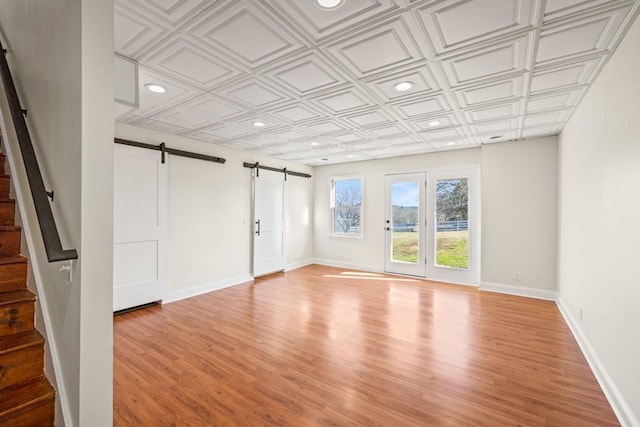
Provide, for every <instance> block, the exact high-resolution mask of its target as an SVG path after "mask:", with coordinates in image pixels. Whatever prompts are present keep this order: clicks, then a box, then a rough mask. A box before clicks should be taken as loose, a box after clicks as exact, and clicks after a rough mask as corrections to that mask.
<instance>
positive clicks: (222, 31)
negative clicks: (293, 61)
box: [185, 0, 306, 69]
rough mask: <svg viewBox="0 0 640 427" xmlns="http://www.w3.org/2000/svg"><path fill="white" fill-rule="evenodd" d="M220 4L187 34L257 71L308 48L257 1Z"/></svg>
mask: <svg viewBox="0 0 640 427" xmlns="http://www.w3.org/2000/svg"><path fill="white" fill-rule="evenodd" d="M219 4H220V6H219V7H213V8H210V9H208V10H207V12H206V13H204V14H202V15H201V16H200V17H198V19H197V20H196V21H195V22H193V23H191V24H190V25H188V26H187V28H186V29H185V31H188V32H189V33H190V34H193V35H194V36H195V37H198V38H199V39H200V40H202V41H203V42H205V43H207V44H209V45H210V46H211V47H212V48H214V49H217V50H220V51H221V52H224V53H225V54H226V55H227V56H228V57H229V58H233V60H235V61H238V62H241V63H243V64H245V65H246V66H248V67H250V68H252V69H254V68H256V67H259V66H261V65H265V64H267V63H269V62H273V61H276V60H278V59H281V58H283V57H285V56H288V55H292V54H294V53H296V52H300V51H302V50H303V49H304V48H305V47H306V46H305V44H304V42H303V41H302V40H301V39H300V38H299V37H298V36H297V35H296V34H295V33H294V32H293V31H292V30H290V29H288V28H287V27H286V26H285V25H283V23H282V22H280V21H279V20H277V19H276V18H275V17H274V16H273V15H272V14H271V13H270V12H269V11H268V10H267V9H265V8H264V7H262V5H261V4H260V3H259V2H257V1H253V0H232V1H227V2H219Z"/></svg>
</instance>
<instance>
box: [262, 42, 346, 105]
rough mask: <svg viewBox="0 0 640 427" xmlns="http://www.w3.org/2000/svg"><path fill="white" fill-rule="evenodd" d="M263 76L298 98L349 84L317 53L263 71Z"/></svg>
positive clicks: (283, 62) (298, 57) (282, 62)
mask: <svg viewBox="0 0 640 427" xmlns="http://www.w3.org/2000/svg"><path fill="white" fill-rule="evenodd" d="M264 75H265V76H267V77H269V78H271V79H273V80H275V81H277V82H278V83H279V84H281V85H282V86H285V87H286V88H288V89H289V90H291V91H293V92H294V93H295V94H297V95H298V96H305V95H310V94H313V93H317V92H319V91H328V90H332V89H335V88H337V87H340V86H345V85H348V84H349V79H348V78H347V77H346V76H344V75H343V74H342V73H341V72H340V71H339V70H337V69H336V68H335V67H334V66H333V65H331V63H330V62H329V61H328V60H326V59H325V58H324V57H323V56H322V55H320V54H318V52H310V53H305V54H304V55H302V56H297V57H295V58H294V59H292V60H287V61H281V62H279V63H278V64H277V66H275V67H270V68H268V69H265V71H264Z"/></svg>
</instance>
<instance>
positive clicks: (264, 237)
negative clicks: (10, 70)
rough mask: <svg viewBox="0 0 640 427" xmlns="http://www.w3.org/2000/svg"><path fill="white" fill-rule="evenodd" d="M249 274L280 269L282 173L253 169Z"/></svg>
mask: <svg viewBox="0 0 640 427" xmlns="http://www.w3.org/2000/svg"><path fill="white" fill-rule="evenodd" d="M253 173H254V178H253V179H254V193H253V221H254V229H253V276H254V277H258V276H264V275H265V274H270V273H275V272H276V271H282V270H284V267H285V257H284V238H283V231H284V226H283V225H284V174H282V173H280V172H272V171H270V170H266V169H260V170H258V169H254V172H253Z"/></svg>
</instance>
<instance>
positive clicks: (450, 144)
mask: <svg viewBox="0 0 640 427" xmlns="http://www.w3.org/2000/svg"><path fill="white" fill-rule="evenodd" d="M444 145H447V146H449V147H451V146H452V145H456V143H455V142H453V141H451V142H447V143H446V144H444Z"/></svg>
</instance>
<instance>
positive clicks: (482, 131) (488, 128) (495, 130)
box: [469, 118, 518, 135]
mask: <svg viewBox="0 0 640 427" xmlns="http://www.w3.org/2000/svg"><path fill="white" fill-rule="evenodd" d="M469 127H470V129H471V131H472V133H473V134H474V135H488V134H491V135H502V134H504V133H505V132H511V131H514V130H516V129H517V128H518V119H517V118H514V119H507V120H497V121H494V122H488V123H478V124H473V125H470V126H469Z"/></svg>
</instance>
